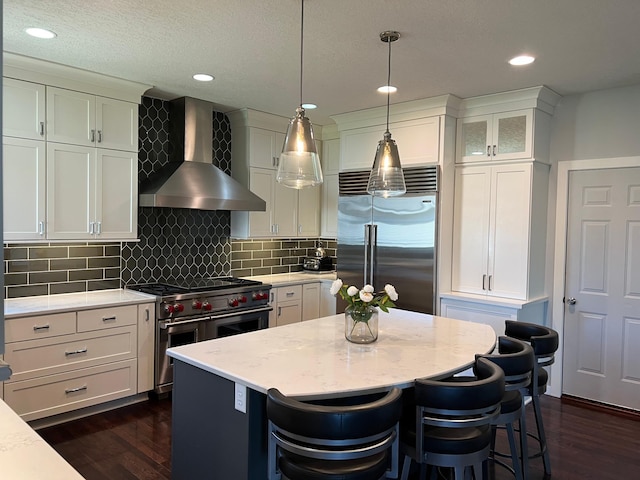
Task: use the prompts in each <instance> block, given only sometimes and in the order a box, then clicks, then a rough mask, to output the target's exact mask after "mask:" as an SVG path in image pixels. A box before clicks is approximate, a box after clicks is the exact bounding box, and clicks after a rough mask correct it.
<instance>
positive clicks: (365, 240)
mask: <svg viewBox="0 0 640 480" xmlns="http://www.w3.org/2000/svg"><path fill="white" fill-rule="evenodd" d="M404 174H405V183H406V184H407V193H406V194H404V195H403V196H400V197H390V198H381V197H372V196H370V195H368V194H367V193H366V190H367V181H368V179H369V172H368V171H366V172H365V171H362V172H341V173H340V197H339V201H338V251H337V257H338V259H337V273H338V278H340V279H341V280H342V281H343V282H344V283H345V284H347V285H355V286H356V287H358V288H362V287H363V286H364V285H365V284H371V285H373V287H374V288H375V289H376V291H379V290H382V289H383V288H384V286H385V284H387V283H390V284H392V285H393V286H395V287H396V290H397V292H398V296H399V297H398V301H397V302H395V303H396V306H397V307H398V308H402V309H405V310H413V311H416V312H423V313H430V314H433V313H434V312H435V305H434V301H435V296H436V295H435V292H436V285H435V278H436V276H435V271H436V238H437V219H438V216H437V211H438V205H437V179H438V171H437V167H436V166H430V167H418V168H408V169H404ZM345 306H346V303H345V302H343V301H342V300H339V301H338V311H344V307H345Z"/></svg>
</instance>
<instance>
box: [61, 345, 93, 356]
mask: <svg viewBox="0 0 640 480" xmlns="http://www.w3.org/2000/svg"><path fill="white" fill-rule="evenodd" d="M87 350H88V349H87V347H84V348H80V349H78V350H74V351H72V352H64V354H65V356H67V357H69V356H71V355H79V354H81V353H87Z"/></svg>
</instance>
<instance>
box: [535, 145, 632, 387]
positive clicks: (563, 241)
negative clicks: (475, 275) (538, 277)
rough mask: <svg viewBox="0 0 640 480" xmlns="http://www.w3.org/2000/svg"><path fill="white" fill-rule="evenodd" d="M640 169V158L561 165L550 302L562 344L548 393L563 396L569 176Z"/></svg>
mask: <svg viewBox="0 0 640 480" xmlns="http://www.w3.org/2000/svg"><path fill="white" fill-rule="evenodd" d="M628 167H640V157H614V158H594V159H589V160H568V161H564V162H558V176H557V187H556V223H555V241H554V258H553V292H552V297H551V298H552V301H551V307H552V308H551V328H553V329H554V330H557V332H558V334H559V336H560V345H559V347H558V351H557V352H556V355H555V363H554V364H553V365H552V366H551V375H550V382H549V385H548V387H549V388H548V390H547V393H549V394H550V395H553V396H554V397H560V396H561V395H562V360H563V357H562V356H563V335H564V304H563V303H562V298H563V297H564V293H565V292H564V290H565V265H566V261H567V258H566V257H567V255H566V251H567V208H568V207H569V174H570V173H571V172H574V171H579V170H604V169H612V168H628Z"/></svg>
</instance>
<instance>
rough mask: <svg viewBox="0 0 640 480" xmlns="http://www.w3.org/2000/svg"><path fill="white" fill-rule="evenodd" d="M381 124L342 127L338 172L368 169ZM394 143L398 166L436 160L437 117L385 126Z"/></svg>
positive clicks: (437, 142)
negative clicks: (345, 128) (398, 156)
mask: <svg viewBox="0 0 640 480" xmlns="http://www.w3.org/2000/svg"><path fill="white" fill-rule="evenodd" d="M385 128H386V126H385V125H376V126H370V127H363V128H354V129H350V130H344V131H342V132H341V136H340V150H341V153H340V171H345V170H362V169H365V170H366V169H370V168H371V166H372V165H373V159H374V157H375V153H376V147H377V145H378V142H379V141H380V140H382V138H383V135H384V131H385ZM389 131H390V132H391V138H392V139H394V140H395V141H396V143H397V144H398V153H399V154H400V159H401V161H402V166H403V167H407V166H411V165H421V164H425V163H438V154H439V150H440V117H439V116H434V117H427V118H420V119H416V120H408V121H403V122H395V123H391V124H390V125H389Z"/></svg>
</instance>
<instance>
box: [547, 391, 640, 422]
mask: <svg viewBox="0 0 640 480" xmlns="http://www.w3.org/2000/svg"><path fill="white" fill-rule="evenodd" d="M560 400H561V401H562V403H566V404H567V405H576V406H578V407H583V408H587V409H589V410H595V411H598V412H605V413H609V414H611V415H615V416H617V417H623V418H627V419H629V420H635V421H636V422H640V411H639V410H632V409H630V408H624V407H618V406H616V405H609V404H607V403H602V402H596V401H595V400H588V399H586V398H580V397H574V396H573V395H566V394H562V397H560Z"/></svg>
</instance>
